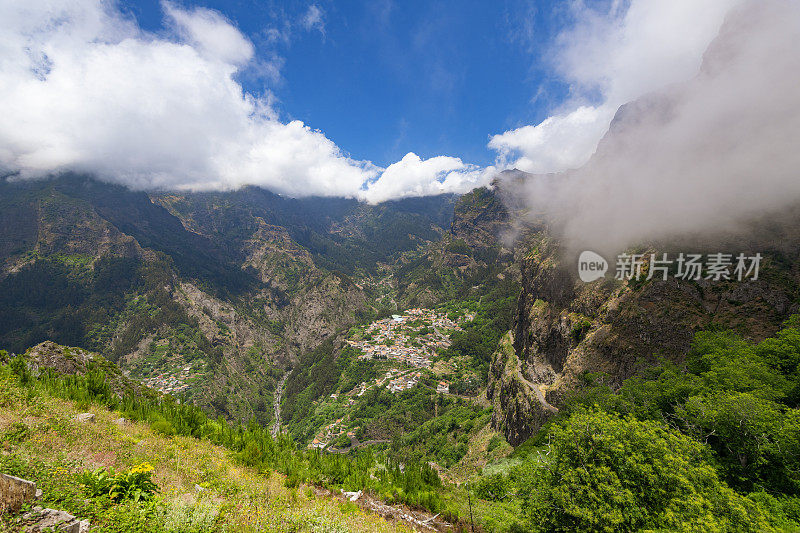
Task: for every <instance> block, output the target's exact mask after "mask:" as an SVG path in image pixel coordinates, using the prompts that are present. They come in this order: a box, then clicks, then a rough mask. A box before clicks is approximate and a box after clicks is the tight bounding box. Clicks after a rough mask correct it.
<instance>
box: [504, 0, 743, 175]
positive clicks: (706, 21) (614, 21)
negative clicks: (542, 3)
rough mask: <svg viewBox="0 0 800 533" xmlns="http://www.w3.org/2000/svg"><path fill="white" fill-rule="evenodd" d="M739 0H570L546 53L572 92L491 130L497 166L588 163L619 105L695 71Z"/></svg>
mask: <svg viewBox="0 0 800 533" xmlns="http://www.w3.org/2000/svg"><path fill="white" fill-rule="evenodd" d="M740 3H741V0H703V1H702V2H698V1H697V0H632V1H631V2H630V3H627V2H612V3H610V6H609V7H608V8H607V10H606V11H598V10H596V9H593V8H591V7H588V6H587V5H586V4H585V3H583V2H573V3H571V4H570V6H571V7H570V9H571V15H572V24H571V25H570V26H569V27H568V28H567V29H566V30H564V31H563V32H562V33H561V34H560V35H559V36H558V38H557V39H556V42H555V44H554V46H553V49H552V50H549V51H547V53H546V54H545V55H546V56H548V57H550V58H551V67H552V69H553V72H554V73H555V74H556V76H557V77H558V78H559V79H560V80H562V81H563V82H565V83H566V84H567V85H568V86H569V94H570V96H569V98H568V99H567V101H566V102H564V103H563V104H562V105H561V106H560V107H559V108H558V109H556V110H555V112H554V113H553V115H552V116H550V117H549V118H547V119H545V120H544V121H542V122H541V123H539V124H536V125H528V126H522V127H520V128H517V129H514V130H510V131H507V132H505V133H502V134H499V135H495V136H493V137H492V138H491V140H490V142H489V147H490V148H492V149H494V150H496V151H497V153H498V160H499V161H498V162H499V164H500V166H503V167H515V168H517V169H519V170H523V171H526V172H534V173H549V172H560V171H563V170H567V169H573V168H578V167H580V166H581V165H583V164H584V163H586V161H588V160H589V158H590V157H591V155H592V153H594V151H595V148H596V147H597V143H598V142H599V141H600V139H601V138H602V137H603V135H604V134H605V133H606V131H608V127H609V124H610V123H611V119H612V118H613V117H614V113H615V112H616V110H617V108H618V107H619V106H620V105H622V104H624V103H626V102H630V101H631V100H634V99H636V98H638V97H640V96H642V95H644V94H647V93H649V92H651V91H654V90H658V89H660V88H662V87H664V86H665V85H667V84H670V83H675V82H680V81H684V80H687V79H689V78H690V77H692V76H693V75H694V74H696V73H697V70H698V68H699V66H700V61H701V57H702V54H703V51H704V50H705V49H706V48H707V47H708V45H709V43H710V42H711V40H712V39H713V38H714V37H715V36H716V35H717V33H718V32H719V28H720V26H721V25H722V21H723V20H724V18H725V15H726V14H727V13H728V12H729V11H730V10H731V9H732V8H733V7H735V6H736V5H738V4H740Z"/></svg>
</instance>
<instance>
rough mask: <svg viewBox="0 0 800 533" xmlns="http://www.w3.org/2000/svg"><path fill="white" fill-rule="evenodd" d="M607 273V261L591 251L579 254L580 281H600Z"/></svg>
mask: <svg viewBox="0 0 800 533" xmlns="http://www.w3.org/2000/svg"><path fill="white" fill-rule="evenodd" d="M607 271H608V261H606V260H605V259H603V256H601V255H600V254H597V253H595V252H592V251H591V250H586V251H585V252H581V255H580V257H578V276H580V278H581V281H583V282H586V283H589V282H590V281H594V280H596V279H600V278H602V277H604V276H605V275H606V272H607Z"/></svg>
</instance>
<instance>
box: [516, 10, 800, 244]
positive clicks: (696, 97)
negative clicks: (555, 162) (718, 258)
mask: <svg viewBox="0 0 800 533" xmlns="http://www.w3.org/2000/svg"><path fill="white" fill-rule="evenodd" d="M798 21H800V4H798V2H795V1H794V0H752V1H750V2H747V4H746V5H744V6H742V7H738V8H736V9H734V10H732V12H731V13H730V14H729V16H728V18H727V19H726V22H725V24H724V25H723V27H722V29H721V30H720V33H719V36H718V37H717V38H716V39H715V40H714V41H713V42H712V43H711V45H710V46H709V47H708V49H707V50H706V51H705V53H704V59H703V64H702V66H701V68H700V70H699V72H698V74H697V75H695V76H694V77H692V78H691V79H690V80H688V81H686V82H683V83H680V84H674V85H671V86H668V87H665V88H663V89H662V90H660V91H658V92H656V93H651V94H648V95H647V96H645V97H643V98H641V99H639V100H637V101H636V102H634V103H632V104H630V105H629V107H628V108H627V109H625V112H624V113H621V119H620V121H619V122H618V123H617V124H616V125H615V127H614V128H613V131H611V132H609V134H608V136H607V137H606V138H604V139H603V142H602V143H601V145H600V147H599V148H598V150H597V152H596V154H595V155H594V157H592V158H591V159H590V161H589V162H588V163H587V164H586V165H584V166H582V167H581V168H579V169H577V170H573V171H570V172H565V173H562V174H553V175H550V176H538V177H532V178H530V179H529V180H527V182H525V183H524V184H522V185H521V188H520V189H518V190H516V191H515V192H516V195H515V197H516V198H523V199H524V200H526V207H527V208H528V210H529V212H530V213H531V214H535V216H539V215H542V214H544V215H548V217H549V219H550V221H551V222H552V223H553V224H552V227H554V228H557V229H558V230H559V231H560V236H561V237H562V238H563V239H564V241H565V242H566V243H567V244H568V245H569V247H570V248H572V249H573V251H579V250H584V249H591V250H595V251H598V252H601V253H604V254H606V255H607V253H616V252H618V251H620V250H621V249H623V248H625V247H627V246H632V245H636V244H641V243H643V242H652V241H659V240H667V239H676V240H677V239H681V241H684V240H685V239H686V238H687V237H688V238H690V239H694V238H697V237H698V236H706V237H707V238H708V239H709V240H711V239H714V240H719V237H720V235H722V236H724V237H725V238H726V239H731V238H735V236H736V235H737V233H738V232H741V230H742V229H743V228H745V229H746V228H748V225H749V224H751V223H752V222H753V220H754V219H758V218H759V217H762V216H764V215H765V214H767V215H773V214H774V213H775V212H776V211H778V210H780V209H784V208H788V207H792V208H793V209H794V211H796V208H797V205H798V202H799V201H800V179H798V168H800V151H798V149H797V147H798V146H800V96H798V91H797V88H798V87H800V49H798V48H797V42H798V41H800V25H798V24H797V22H798ZM775 220H787V221H788V222H787V224H786V225H785V227H784V228H782V229H787V230H788V231H791V230H792V229H793V228H794V226H793V222H791V218H780V219H777V218H773V219H772V221H773V222H774V221H775ZM779 227H780V225H779ZM759 236H763V226H762V235H759ZM736 242H737V243H738V244H740V245H741V246H745V247H749V246H752V245H753V243H754V242H755V241H754V240H752V239H751V238H749V237H748V238H739V239H737V241H736ZM775 244H776V243H775V242H770V243H769V245H770V246H773V245H775ZM687 251H688V250H687ZM607 256H608V255H607Z"/></svg>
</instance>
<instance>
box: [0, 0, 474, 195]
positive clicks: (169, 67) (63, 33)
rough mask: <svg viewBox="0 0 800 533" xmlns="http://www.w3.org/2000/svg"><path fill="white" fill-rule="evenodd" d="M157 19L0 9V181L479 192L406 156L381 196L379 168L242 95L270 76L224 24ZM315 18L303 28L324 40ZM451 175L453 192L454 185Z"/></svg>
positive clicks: (93, 0)
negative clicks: (242, 78)
mask: <svg viewBox="0 0 800 533" xmlns="http://www.w3.org/2000/svg"><path fill="white" fill-rule="evenodd" d="M162 7H163V10H164V13H165V28H166V29H165V30H164V31H163V32H162V33H159V34H152V33H148V32H145V31H143V30H142V29H141V28H139V26H138V24H137V23H136V21H135V20H133V19H131V18H130V17H127V16H125V15H123V14H122V12H121V11H120V10H119V9H118V8H117V7H116V5H115V4H114V3H113V2H104V1H102V0H73V1H70V2H58V1H56V2H50V1H46V0H30V1H26V2H2V3H0V116H2V117H3V120H2V121H0V171H2V172H5V173H14V174H15V175H16V177H17V179H25V178H31V177H41V176H46V175H49V174H51V173H54V172H59V171H62V170H74V171H85V172H89V173H92V174H95V175H97V176H98V177H99V178H100V179H103V180H106V181H111V182H117V183H122V184H125V185H129V186H131V187H134V188H139V189H153V188H164V189H182V190H212V189H214V190H226V189H233V188H237V187H240V186H242V185H259V186H263V187H266V188H269V189H271V190H273V191H275V192H278V193H281V194H286V195H291V196H308V195H329V196H334V195H335V196H349V197H358V198H363V199H367V200H370V201H380V200H385V199H389V198H397V197H403V196H413V195H417V194H428V191H431V190H437V189H439V190H440V191H441V192H463V191H465V190H467V189H468V188H469V187H471V186H474V185H475V184H476V182H474V181H471V180H472V179H473V178H474V177H475V172H474V171H475V169H474V168H473V167H471V166H470V165H467V164H464V163H462V162H460V160H458V159H456V158H446V159H448V160H449V161H450V164H449V165H447V170H448V172H447V174H446V175H442V174H441V168H442V167H441V165H440V164H438V163H437V162H433V163H431V161H432V160H427V161H422V160H419V158H416V156H414V158H416V159H414V158H411V160H409V161H406V159H404V160H403V161H406V163H403V164H402V165H401V166H402V167H403V168H404V169H405V171H404V172H395V171H392V172H391V173H390V176H394V177H393V180H395V181H396V180H401V181H400V182H396V183H394V184H392V186H390V187H389V186H385V184H386V183H387V178H385V177H384V174H385V172H384V169H383V168H381V167H379V166H377V165H374V164H373V163H372V162H370V161H363V160H358V159H355V158H353V157H351V156H350V155H349V154H347V153H346V152H344V151H343V150H341V149H340V148H339V147H338V146H337V145H336V144H335V143H334V142H333V141H331V140H330V139H328V138H327V137H326V136H325V135H324V133H322V132H321V131H318V130H315V129H312V128H311V127H309V126H307V125H306V124H304V123H303V122H300V121H297V120H294V121H289V122H284V121H281V120H280V119H279V116H278V113H277V112H276V111H275V109H274V107H273V98H272V96H271V95H270V93H269V92H266V93H265V94H261V95H256V94H250V93H247V92H246V91H245V90H244V89H243V88H242V86H241V85H240V84H239V83H238V82H237V80H236V77H237V75H239V74H240V73H242V72H243V71H245V70H246V69H247V68H249V67H253V63H254V62H255V63H256V64H255V68H260V69H262V70H263V69H267V70H269V69H268V67H269V65H263V64H258V62H257V60H255V58H254V47H253V44H252V43H251V42H250V41H249V40H248V39H247V38H246V37H245V36H244V35H242V33H241V32H240V31H239V30H238V29H237V28H236V27H235V26H234V25H233V24H232V23H231V22H230V21H228V20H227V19H225V18H224V17H223V16H222V15H221V14H219V13H218V12H216V11H212V10H209V9H204V8H194V9H183V8H181V7H178V6H177V5H176V4H172V3H169V2H164V3H163V4H162ZM309 13H311V12H309ZM311 14H313V13H311ZM317 15H318V16H317V18H316V19H315V20H316V22H314V20H311V19H309V21H310V23H313V24H312V27H319V28H320V29H321V26H319V24H321V21H322V19H321V15H322V14H321V11H320V12H319V13H317ZM315 25H316V26H315ZM275 68H276V69H277V68H279V66H276V67H275ZM409 155H413V154H409ZM407 158H408V156H407ZM433 160H434V161H439V159H438V158H433ZM396 165H400V163H396ZM393 166H394V165H392V166H390V167H389V168H390V169H391V168H392V167H393ZM425 171H427V174H424V175H422V174H420V172H423V173H424V172H425ZM458 174H463V176H464V178H463V179H460V180H456V179H453V178H454V177H455V176H456V175H458ZM487 179H488V178H487ZM403 180H407V181H403Z"/></svg>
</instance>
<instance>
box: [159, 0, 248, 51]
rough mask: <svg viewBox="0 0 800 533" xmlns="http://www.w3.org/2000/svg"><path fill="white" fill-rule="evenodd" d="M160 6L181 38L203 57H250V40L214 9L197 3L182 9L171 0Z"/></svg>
mask: <svg viewBox="0 0 800 533" xmlns="http://www.w3.org/2000/svg"><path fill="white" fill-rule="evenodd" d="M163 6H164V11H165V12H166V14H167V16H169V17H170V18H171V19H172V20H173V21H174V23H175V26H176V27H177V30H178V33H179V35H180V36H181V37H182V38H183V40H184V41H185V42H187V43H189V44H192V45H194V46H195V48H196V49H197V50H198V51H201V52H202V53H203V55H204V56H205V57H208V58H211V59H217V60H219V61H222V62H224V63H230V64H233V65H242V64H244V63H246V62H247V61H249V60H250V59H252V57H253V44H252V43H251V42H250V41H248V40H247V39H246V38H245V37H244V35H242V34H241V33H240V32H239V30H237V29H236V28H235V27H234V26H233V25H232V24H231V23H230V22H228V20H226V19H225V18H224V17H223V16H222V15H220V14H219V13H218V12H216V11H211V10H210V9H204V8H200V7H198V8H195V9H193V10H191V11H184V10H182V9H180V8H178V7H176V6H175V5H174V4H172V3H171V2H164V3H163Z"/></svg>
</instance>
